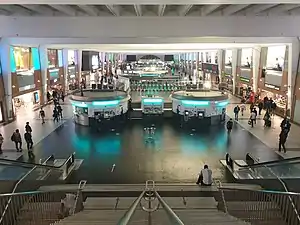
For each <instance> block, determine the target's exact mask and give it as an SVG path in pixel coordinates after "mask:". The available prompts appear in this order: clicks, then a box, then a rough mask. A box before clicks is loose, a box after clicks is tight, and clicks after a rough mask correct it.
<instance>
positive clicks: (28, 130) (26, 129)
mask: <svg viewBox="0 0 300 225" xmlns="http://www.w3.org/2000/svg"><path fill="white" fill-rule="evenodd" d="M25 132H29V133H31V132H32V128H31V126H30V125H29V122H26V125H25Z"/></svg>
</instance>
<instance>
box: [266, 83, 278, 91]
mask: <svg viewBox="0 0 300 225" xmlns="http://www.w3.org/2000/svg"><path fill="white" fill-rule="evenodd" d="M265 87H266V88H270V89H275V90H277V91H279V90H280V87H278V86H275V85H272V84H266V83H265Z"/></svg>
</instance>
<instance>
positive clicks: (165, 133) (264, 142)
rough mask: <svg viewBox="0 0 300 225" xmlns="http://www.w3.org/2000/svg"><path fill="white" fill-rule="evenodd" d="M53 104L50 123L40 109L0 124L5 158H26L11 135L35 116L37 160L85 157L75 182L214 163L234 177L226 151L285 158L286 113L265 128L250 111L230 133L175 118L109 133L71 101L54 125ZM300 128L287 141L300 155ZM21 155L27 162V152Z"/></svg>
mask: <svg viewBox="0 0 300 225" xmlns="http://www.w3.org/2000/svg"><path fill="white" fill-rule="evenodd" d="M239 102H240V100H239V99H236V98H235V97H232V96H230V104H229V105H228V107H227V113H228V115H229V116H230V117H232V116H233V115H232V114H233V107H234V106H235V105H236V104H238V103H239ZM52 107H53V106H47V108H46V109H45V110H47V111H46V115H47V116H48V117H47V121H46V124H45V125H41V121H40V119H39V118H38V116H37V114H35V117H34V118H32V119H29V118H28V117H24V118H23V119H22V117H19V118H18V120H17V121H15V122H14V123H11V124H8V125H6V126H2V127H1V128H0V129H1V133H2V134H4V138H5V143H4V156H2V157H6V158H11V159H16V158H18V157H20V155H21V154H19V155H17V156H16V155H14V156H12V155H9V154H8V153H10V152H13V153H14V154H16V153H15V151H14V149H13V147H14V146H13V143H11V141H10V135H11V133H12V131H13V130H14V129H16V128H20V129H24V128H23V127H24V126H25V122H26V121H27V120H29V122H30V124H31V125H32V128H33V134H34V135H33V137H34V153H35V154H36V160H38V159H40V158H46V157H48V156H49V155H51V154H54V155H55V157H56V158H66V157H67V156H69V155H70V154H71V153H73V152H75V153H76V158H78V159H84V161H83V164H82V165H81V167H80V168H79V170H78V171H76V172H75V173H74V174H73V175H72V177H71V179H70V182H71V183H77V182H78V181H79V180H81V179H86V180H88V183H107V184H108V183H120V184H125V183H143V182H145V181H146V180H149V179H152V180H155V181H156V182H195V180H196V178H197V176H198V173H199V171H200V169H201V168H202V167H203V165H204V164H208V165H209V167H211V168H212V170H213V173H214V177H215V178H219V179H221V180H223V181H230V180H228V179H229V178H228V177H229V176H228V177H227V174H226V172H225V169H224V168H223V167H222V166H221V164H220V163H219V160H220V159H224V157H225V154H226V152H229V153H230V154H231V155H232V157H233V158H234V159H245V155H246V153H248V152H250V153H252V154H253V155H255V156H256V158H259V160H260V161H268V160H275V159H278V158H279V155H278V154H277V153H276V147H277V143H278V142H277V141H278V134H279V131H280V128H279V123H280V121H281V118H279V117H276V116H274V117H273V119H272V120H273V126H272V128H271V129H264V128H263V126H262V121H261V120H258V123H257V125H256V126H255V128H251V127H250V126H249V125H248V124H247V119H248V116H249V115H247V114H245V116H244V117H243V118H240V120H239V121H238V122H236V123H235V124H234V129H233V132H232V133H231V134H230V136H228V135H227V132H226V129H225V127H224V125H220V126H215V127H210V128H206V127H204V128H203V127H202V128H201V127H199V128H197V129H196V130H192V129H190V130H182V129H180V128H179V127H177V126H175V125H174V124H172V123H171V122H169V121H164V122H156V123H155V122H153V126H155V127H156V132H155V134H154V135H153V137H152V138H149V137H148V136H147V134H145V132H144V128H145V127H149V125H145V124H144V123H143V121H142V120H135V121H130V122H127V123H125V124H123V125H122V126H119V128H118V127H115V128H113V129H110V130H108V131H107V132H97V131H94V130H91V129H90V128H88V127H83V126H77V125H75V124H74V123H73V121H72V119H71V117H72V109H71V106H70V104H69V103H68V102H66V103H65V105H64V106H63V107H64V112H65V117H64V120H62V121H61V122H60V123H57V124H54V122H53V121H52V120H51V117H50V115H51V114H50V113H51V109H52ZM36 113H38V112H36ZM150 126H152V124H151V125H150ZM120 127H121V128H120ZM299 131H300V128H299V127H298V126H296V125H294V124H293V125H292V129H291V133H290V135H289V138H288V142H287V146H288V150H289V152H293V153H294V154H299V151H297V147H300V143H299V140H298V139H299V138H298V139H297V133H296V132H299ZM298 134H299V133H298ZM289 152H288V153H287V154H286V156H288V154H289ZM24 153H26V151H25V152H24ZM20 160H24V161H27V160H28V158H27V156H26V154H24V155H23V156H22V157H21V158H20Z"/></svg>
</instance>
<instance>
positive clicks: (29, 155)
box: [24, 131, 34, 158]
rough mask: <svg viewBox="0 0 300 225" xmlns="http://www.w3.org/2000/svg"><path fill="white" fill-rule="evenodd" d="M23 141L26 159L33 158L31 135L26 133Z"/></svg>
mask: <svg viewBox="0 0 300 225" xmlns="http://www.w3.org/2000/svg"><path fill="white" fill-rule="evenodd" d="M24 139H25V141H26V143H27V150H28V157H29V158H33V157H34V155H33V152H32V146H33V141H32V135H31V133H30V132H28V131H26V133H25V134H24Z"/></svg>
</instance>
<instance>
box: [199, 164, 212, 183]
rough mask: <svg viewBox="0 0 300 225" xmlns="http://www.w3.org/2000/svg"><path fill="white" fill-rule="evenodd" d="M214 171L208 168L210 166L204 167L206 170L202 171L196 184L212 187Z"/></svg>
mask: <svg viewBox="0 0 300 225" xmlns="http://www.w3.org/2000/svg"><path fill="white" fill-rule="evenodd" d="M212 182H213V180H212V171H211V169H209V168H208V165H204V168H203V169H202V170H201V172H200V174H199V177H198V180H197V182H196V184H200V183H201V185H202V186H211V185H212Z"/></svg>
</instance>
